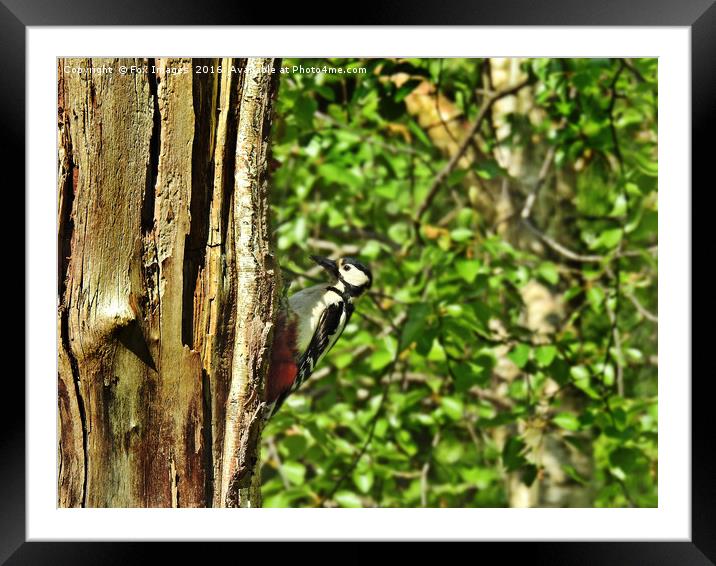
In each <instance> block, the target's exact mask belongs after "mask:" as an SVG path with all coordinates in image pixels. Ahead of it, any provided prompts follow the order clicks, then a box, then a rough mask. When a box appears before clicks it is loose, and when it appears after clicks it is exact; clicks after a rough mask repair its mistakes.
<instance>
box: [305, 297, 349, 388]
mask: <svg viewBox="0 0 716 566" xmlns="http://www.w3.org/2000/svg"><path fill="white" fill-rule="evenodd" d="M344 306H345V303H344V302H343V301H339V302H337V303H334V304H331V305H328V306H327V307H326V309H325V310H324V311H323V314H321V318H320V319H319V320H318V324H317V325H316V330H315V331H314V333H313V338H311V342H310V343H309V344H308V348H306V351H305V352H304V353H303V354H302V355H301V358H300V359H299V361H298V375H297V376H296V380H295V381H294V386H293V389H294V390H296V389H298V387H300V385H301V384H302V383H303V381H304V380H305V379H306V378H307V377H308V376H309V375H311V373H312V372H313V368H315V367H316V364H317V363H318V358H320V357H321V355H323V354H324V353H325V351H326V348H328V344H329V343H330V341H331V337H332V336H333V335H334V334H335V333H336V332H337V331H338V327H339V326H340V323H341V315H342V314H343V309H344ZM336 338H338V337H336ZM334 343H335V342H334Z"/></svg>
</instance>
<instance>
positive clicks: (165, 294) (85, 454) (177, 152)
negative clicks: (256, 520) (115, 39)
mask: <svg viewBox="0 0 716 566" xmlns="http://www.w3.org/2000/svg"><path fill="white" fill-rule="evenodd" d="M197 64H201V65H203V64H206V65H213V66H214V67H215V68H216V67H218V66H219V65H221V66H222V68H223V69H224V72H222V73H206V74H197V73H196V72H195V67H194V66H195V65H197ZM275 64H277V62H275V61H274V60H272V59H261V60H256V61H254V60H248V62H247V61H246V60H233V59H223V60H207V61H197V60H193V61H192V60H191V59H161V60H159V59H158V60H156V61H154V60H152V59H145V60H141V59H139V60H119V59H117V60H109V59H71V60H69V59H68V60H60V61H59V62H58V124H59V127H58V255H59V260H58V305H59V306H58V352H59V354H58V368H59V371H58V406H59V413H58V415H59V427H58V431H59V434H58V454H59V456H58V504H59V506H61V507H80V506H86V507H203V506H214V505H223V504H226V501H225V499H223V498H222V497H221V494H222V493H224V492H225V491H226V486H225V485H223V483H222V482H223V481H224V479H225V478H226V476H225V475H224V474H223V470H224V468H225V466H224V463H223V458H224V453H225V450H224V446H225V437H226V438H228V439H232V440H230V441H231V442H234V443H235V444H237V446H240V447H241V449H242V450H243V451H244V453H246V454H251V455H254V456H255V455H256V448H255V446H252V445H251V444H252V443H253V444H256V443H257V442H258V437H259V435H260V432H261V431H260V427H255V428H254V429H253V432H252V435H246V434H243V431H242V430H241V426H243V425H244V424H246V421H245V419H244V416H243V415H244V414H245V412H246V411H255V410H256V407H257V403H258V400H260V399H261V398H262V386H263V377H264V372H265V363H264V360H265V359H266V358H267V351H266V349H267V344H268V340H269V338H270V330H271V322H272V320H273V315H274V312H273V311H274V297H275V293H276V289H277V288H278V281H277V279H276V277H277V275H278V270H277V269H275V264H274V259H273V256H272V251H271V246H270V241H269V234H270V232H269V229H268V216H269V211H268V205H267V155H268V154H267V145H268V134H269V132H270V121H271V111H272V98H273V94H274V93H275V89H276V81H275V80H273V79H274V78H275V75H272V74H271V73H266V72H260V73H258V74H256V73H254V74H244V73H243V72H242V71H243V70H244V68H245V67H247V66H248V67H251V68H258V67H260V68H261V69H262V70H263V71H265V70H266V68H269V69H270V68H272V67H273V66H274V65H275ZM121 65H124V66H125V67H131V66H132V65H134V66H137V67H139V68H146V72H138V73H132V72H130V73H127V74H124V75H122V74H121V73H119V72H117V71H118V69H119V68H120V66H121ZM102 66H104V67H111V68H113V70H114V72H113V73H111V74H107V73H90V72H88V73H83V74H78V73H69V72H66V68H84V69H91V68H99V67H102ZM231 67H234V68H235V69H236V71H237V72H227V71H229V70H230V68H231ZM248 124H250V125H251V126H252V127H251V128H249V127H247V125H248ZM241 132H245V133H244V134H243V135H242V134H241ZM237 138H238V141H237ZM246 222H249V223H250V226H247V224H246ZM247 234H251V237H247ZM249 258H251V259H249ZM253 333H255V334H253ZM237 376H240V377H239V381H238V382H237ZM235 391H238V392H240V395H238V396H236V395H235V394H234V392H235ZM230 392H231V395H230ZM229 399H231V401H230V402H228V403H227V400H229ZM237 400H238V401H239V402H238V403H237ZM229 431H230V432H229ZM227 432H228V434H227ZM232 435H233V436H232ZM237 435H238V441H235V440H233V438H234V437H236V436H237ZM229 453H231V452H229ZM231 454H233V453H231ZM242 462H243V468H242V471H243V473H244V475H245V476H246V477H249V478H251V477H254V476H255V474H253V466H255V465H256V464H257V460H256V459H255V458H254V459H249V460H246V461H242ZM234 479H235V478H234ZM247 497H248V498H249V499H251V502H250V503H251V504H252V506H255V505H256V504H258V503H259V502H258V490H253V491H252V492H251V493H250V494H248V495H247ZM233 503H234V502H233V501H232V502H229V504H233ZM236 503H238V502H236Z"/></svg>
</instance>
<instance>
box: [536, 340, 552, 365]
mask: <svg viewBox="0 0 716 566" xmlns="http://www.w3.org/2000/svg"><path fill="white" fill-rule="evenodd" d="M534 353H535V361H536V362H537V365H538V366H539V367H542V368H545V367H547V366H549V365H550V364H551V363H552V361H553V360H554V358H555V356H556V355H557V348H556V347H555V346H552V345H551V344H549V345H546V346H538V347H537V348H535V351H534Z"/></svg>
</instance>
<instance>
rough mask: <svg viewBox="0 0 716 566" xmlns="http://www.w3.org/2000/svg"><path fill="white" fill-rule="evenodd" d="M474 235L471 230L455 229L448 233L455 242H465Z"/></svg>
mask: <svg viewBox="0 0 716 566" xmlns="http://www.w3.org/2000/svg"><path fill="white" fill-rule="evenodd" d="M474 235H475V232H474V231H473V230H470V229H469V228H455V229H454V230H452V231H451V232H450V237H451V238H452V239H453V241H455V242H466V241H467V240H469V239H471V238H472V237H473V236H474Z"/></svg>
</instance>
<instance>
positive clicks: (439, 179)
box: [415, 79, 529, 229]
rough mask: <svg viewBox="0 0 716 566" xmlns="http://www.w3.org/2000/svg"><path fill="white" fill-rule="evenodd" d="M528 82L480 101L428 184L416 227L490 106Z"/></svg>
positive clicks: (522, 82) (467, 145) (463, 152)
mask: <svg viewBox="0 0 716 566" xmlns="http://www.w3.org/2000/svg"><path fill="white" fill-rule="evenodd" d="M528 84H529V79H525V80H523V81H520V82H519V83H517V84H515V85H513V86H511V87H508V88H505V89H502V90H499V91H497V92H493V93H492V94H490V95H489V96H487V98H486V99H485V101H484V102H483V103H482V106H481V107H480V110H479V111H478V113H477V117H476V118H475V120H474V121H473V122H472V124H471V125H470V128H469V129H468V131H467V134H465V137H464V138H463V140H462V142H461V143H460V145H459V146H458V148H457V151H456V152H455V153H454V154H453V155H452V157H451V158H450V160H449V161H448V162H447V164H446V165H445V167H443V168H442V170H441V171H440V172H439V173H438V174H437V175H436V176H435V179H433V182H432V184H431V186H430V189H429V190H428V194H427V195H426V197H425V200H423V203H422V204H421V205H420V208H419V209H418V212H417V213H416V215H415V226H416V229H417V227H418V226H419V224H420V219H421V217H422V216H423V215H424V214H425V212H426V211H427V210H428V208H430V205H431V204H432V202H433V199H434V198H435V195H436V194H437V193H438V191H439V190H440V188H441V187H442V185H443V183H444V181H445V179H447V177H448V176H449V175H450V173H452V172H453V171H454V170H455V168H456V167H457V165H458V163H459V162H460V159H461V158H462V156H463V155H465V152H466V151H467V148H468V147H470V143H471V141H472V138H473V137H474V136H475V134H477V132H478V131H479V130H480V127H481V126H482V122H483V120H484V119H485V117H486V116H487V114H488V112H489V111H490V109H491V108H492V105H493V104H495V102H497V101H498V100H500V99H501V98H504V97H505V96H510V95H512V94H515V93H516V92H518V91H519V90H521V89H522V88H524V87H525V86H527V85H528Z"/></svg>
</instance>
